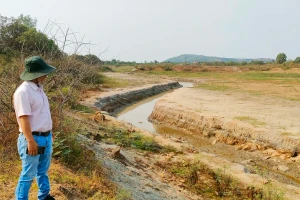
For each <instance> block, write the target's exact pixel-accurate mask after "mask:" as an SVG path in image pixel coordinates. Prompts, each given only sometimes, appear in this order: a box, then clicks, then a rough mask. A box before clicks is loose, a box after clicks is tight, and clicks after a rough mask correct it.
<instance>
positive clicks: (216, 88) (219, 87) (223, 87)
mask: <svg viewBox="0 0 300 200" xmlns="http://www.w3.org/2000/svg"><path fill="white" fill-rule="evenodd" d="M196 88H202V89H205V90H213V91H227V90H229V89H231V87H229V86H226V85H212V84H207V83H202V84H199V85H197V87H196Z"/></svg>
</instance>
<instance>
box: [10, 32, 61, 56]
mask: <svg viewBox="0 0 300 200" xmlns="http://www.w3.org/2000/svg"><path fill="white" fill-rule="evenodd" d="M16 41H17V42H19V46H22V50H23V51H24V52H29V53H30V52H36V53H40V54H44V53H48V54H50V55H56V54H59V52H60V51H59V48H58V46H57V45H56V44H55V42H54V41H53V40H51V39H49V38H48V37H47V36H46V35H45V34H44V33H41V32H39V31H37V30H36V29H35V28H30V29H28V30H27V31H25V32H23V33H22V34H21V35H20V36H19V37H18V38H16Z"/></svg>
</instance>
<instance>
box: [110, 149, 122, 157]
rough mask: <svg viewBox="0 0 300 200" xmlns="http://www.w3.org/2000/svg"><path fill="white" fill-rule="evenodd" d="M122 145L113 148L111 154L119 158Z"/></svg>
mask: <svg viewBox="0 0 300 200" xmlns="http://www.w3.org/2000/svg"><path fill="white" fill-rule="evenodd" d="M120 151H121V147H116V148H114V149H113V150H112V152H111V156H112V157H113V158H117V157H118V156H119V155H120Z"/></svg>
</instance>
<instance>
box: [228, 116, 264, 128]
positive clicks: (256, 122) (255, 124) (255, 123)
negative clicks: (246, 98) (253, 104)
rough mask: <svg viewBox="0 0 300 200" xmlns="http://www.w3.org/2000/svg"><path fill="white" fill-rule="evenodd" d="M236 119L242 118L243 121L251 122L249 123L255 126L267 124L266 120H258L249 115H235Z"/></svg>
mask: <svg viewBox="0 0 300 200" xmlns="http://www.w3.org/2000/svg"><path fill="white" fill-rule="evenodd" d="M234 119H237V120H240V121H242V122H246V123H249V124H251V125H252V126H255V127H257V126H263V125H265V124H266V123H265V122H261V121H258V120H257V119H255V118H252V117H249V116H239V117H235V118H234Z"/></svg>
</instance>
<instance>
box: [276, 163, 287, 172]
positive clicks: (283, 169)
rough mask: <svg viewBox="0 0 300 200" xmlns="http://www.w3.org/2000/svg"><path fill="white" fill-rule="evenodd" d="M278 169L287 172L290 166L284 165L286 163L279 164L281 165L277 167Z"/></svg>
mask: <svg viewBox="0 0 300 200" xmlns="http://www.w3.org/2000/svg"><path fill="white" fill-rule="evenodd" d="M277 169H278V170H279V171H282V172H286V171H288V170H289V168H288V167H287V166H284V165H279V166H278V167H277Z"/></svg>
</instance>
